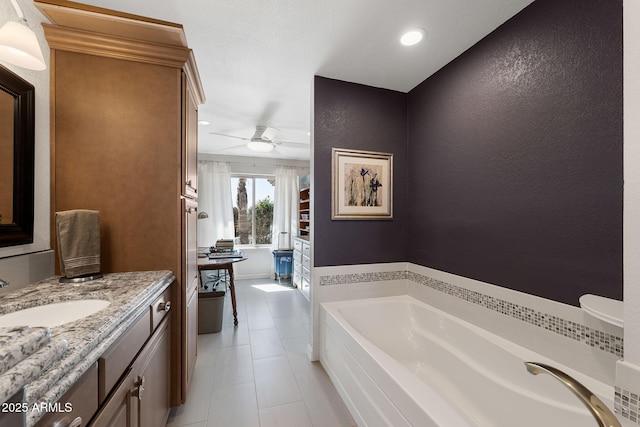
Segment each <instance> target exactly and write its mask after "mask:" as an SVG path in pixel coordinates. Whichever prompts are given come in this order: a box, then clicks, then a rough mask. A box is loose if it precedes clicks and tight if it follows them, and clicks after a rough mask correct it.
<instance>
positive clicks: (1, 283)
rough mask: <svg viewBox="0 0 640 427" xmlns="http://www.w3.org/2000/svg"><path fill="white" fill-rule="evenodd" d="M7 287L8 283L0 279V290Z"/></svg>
mask: <svg viewBox="0 0 640 427" xmlns="http://www.w3.org/2000/svg"><path fill="white" fill-rule="evenodd" d="M7 286H9V282H7V281H6V280H2V279H0V288H6V287H7Z"/></svg>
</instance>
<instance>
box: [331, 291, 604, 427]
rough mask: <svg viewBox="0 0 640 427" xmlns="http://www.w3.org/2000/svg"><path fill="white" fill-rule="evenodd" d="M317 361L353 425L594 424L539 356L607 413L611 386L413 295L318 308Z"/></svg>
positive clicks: (525, 426) (530, 426) (584, 426)
mask: <svg viewBox="0 0 640 427" xmlns="http://www.w3.org/2000/svg"><path fill="white" fill-rule="evenodd" d="M320 321H321V325H320V326H321V330H322V333H321V344H320V347H321V349H320V353H321V354H320V361H321V363H322V365H323V366H324V368H325V370H326V371H327V372H328V374H329V376H330V377H331V379H332V381H333V383H334V385H335V386H336V388H337V389H338V391H339V393H340V395H341V396H342V398H343V400H344V401H345V403H346V405H347V406H348V408H349V410H350V411H351V413H352V415H353V417H354V419H355V420H356V422H357V424H358V426H359V427H365V426H371V427H373V426H393V427H401V426H420V427H471V426H473V427H481V426H482V427H516V426H517V427H540V426H566V427H574V426H575V427H589V426H597V423H596V421H595V419H594V418H593V416H592V415H591V414H590V413H589V411H588V410H587V409H586V407H585V406H584V405H583V404H582V403H581V402H580V401H579V400H578V398H577V397H576V396H575V395H573V394H572V393H571V391H569V390H568V389H567V388H565V386H564V385H562V384H561V383H560V382H558V381H557V380H556V379H554V378H552V377H551V376H549V375H538V376H533V375H531V374H529V373H528V372H527V370H526V368H525V365H524V362H525V361H530V362H542V363H547V364H549V365H552V366H554V367H556V368H558V369H561V370H563V371H565V372H566V373H568V374H569V375H572V376H574V378H576V379H578V380H579V381H580V382H581V383H582V384H583V385H585V386H586V387H587V388H589V389H590V390H591V391H592V392H593V393H595V394H597V395H598V397H600V399H602V400H603V401H604V402H605V403H606V404H607V406H608V407H609V408H610V409H612V408H613V405H612V402H611V399H612V398H613V388H612V387H609V386H607V385H606V384H604V383H601V382H599V381H596V380H594V379H592V378H589V377H586V376H584V375H580V374H579V373H577V372H575V371H572V370H571V369H568V368H567V367H566V366H562V365H559V364H557V363H554V362H553V361H551V360H549V359H548V358H545V357H542V356H540V355H539V354H537V353H534V352H532V351H530V350H527V349H525V348H524V347H521V346H518V345H516V344H513V343H512V342H509V341H506V340H504V339H502V338H500V337H498V336H496V335H493V334H491V333H488V332H487V331H485V330H483V329H480V328H478V327H476V326H474V325H472V324H470V323H467V322H465V321H462V320H460V319H458V318H456V317H453V316H451V315H449V314H447V313H445V312H442V311H440V310H438V309H436V308H433V307H431V306H429V305H427V304H424V303H422V302H420V301H418V300H416V299H414V298H412V297H409V296H398V297H385V298H372V299H364V300H355V301H340V302H333V303H325V304H322V309H321V320H320Z"/></svg>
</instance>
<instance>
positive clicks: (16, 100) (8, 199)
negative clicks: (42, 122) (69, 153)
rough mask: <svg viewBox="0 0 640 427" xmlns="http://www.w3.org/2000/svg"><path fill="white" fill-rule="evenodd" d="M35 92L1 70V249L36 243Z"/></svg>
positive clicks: (4, 70) (31, 86) (10, 74)
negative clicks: (34, 177) (34, 198)
mask: <svg viewBox="0 0 640 427" xmlns="http://www.w3.org/2000/svg"><path fill="white" fill-rule="evenodd" d="M34 149H35V88H34V87H33V85H32V84H31V83H29V82H27V81H25V80H24V79H22V78H21V77H20V76H18V75H16V74H14V73H13V72H11V71H10V70H8V69H6V68H5V67H2V66H0V247H5V246H14V245H24V244H27V243H32V242H33V206H34V200H33V173H34Z"/></svg>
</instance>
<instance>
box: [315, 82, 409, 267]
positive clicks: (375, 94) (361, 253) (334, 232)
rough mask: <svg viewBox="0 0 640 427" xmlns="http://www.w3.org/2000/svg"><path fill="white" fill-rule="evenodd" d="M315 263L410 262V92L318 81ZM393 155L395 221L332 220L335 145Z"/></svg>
mask: <svg viewBox="0 0 640 427" xmlns="http://www.w3.org/2000/svg"><path fill="white" fill-rule="evenodd" d="M314 122H315V123H314V136H313V139H314V167H315V170H314V193H313V198H314V203H315V210H314V213H313V214H314V216H315V219H314V227H315V234H314V249H315V252H314V254H313V257H314V263H315V265H316V266H329V265H346V264H371V263H379V262H394V261H406V260H407V252H406V250H405V248H406V245H407V239H406V230H407V215H406V209H407V197H406V195H407V170H406V149H407V147H406V141H407V127H406V124H407V111H406V94H404V93H400V92H394V91H390V90H385V89H377V88H372V87H368V86H362V85H358V84H354V83H346V82H343V81H339V80H332V79H327V78H323V77H316V78H315V79H314ZM332 148H349V149H355V150H369V151H378V152H385V153H393V155H394V174H393V181H394V186H393V187H394V193H393V205H394V206H393V217H394V219H393V221H368V220H366V221H365V220H363V221H344V220H341V221H332V220H331V149H332Z"/></svg>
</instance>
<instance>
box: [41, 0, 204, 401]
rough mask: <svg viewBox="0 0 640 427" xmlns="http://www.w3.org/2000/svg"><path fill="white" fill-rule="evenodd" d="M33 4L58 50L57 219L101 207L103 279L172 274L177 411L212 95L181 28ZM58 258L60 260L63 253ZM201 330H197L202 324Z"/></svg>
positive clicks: (184, 378) (190, 331)
mask: <svg viewBox="0 0 640 427" xmlns="http://www.w3.org/2000/svg"><path fill="white" fill-rule="evenodd" d="M35 5H36V6H37V7H38V8H39V9H40V11H42V12H43V13H44V15H45V16H46V17H47V18H48V19H49V21H50V22H51V25H48V24H43V27H44V30H45V36H46V39H47V42H48V43H49V47H50V48H51V224H52V227H51V229H52V236H51V242H52V243H51V244H52V247H53V248H57V244H56V236H55V222H54V221H55V219H54V218H55V212H57V211H63V210H68V209H93V210H98V211H100V227H101V250H102V253H101V261H102V271H103V272H105V273H106V272H116V271H136V270H160V269H167V270H171V271H173V272H174V274H175V275H176V278H177V282H178V286H176V287H175V289H176V291H175V292H174V295H173V297H172V301H173V302H174V307H175V309H172V310H171V313H172V316H174V317H173V320H172V322H171V331H170V337H171V365H172V369H171V403H172V405H173V406H175V405H178V404H180V403H182V402H184V400H185V397H186V392H187V386H188V383H189V381H190V377H191V373H192V371H193V366H194V363H195V347H194V343H195V340H196V336H197V322H193V321H189V319H192V318H194V317H195V318H196V319H197V312H196V313H195V314H194V311H195V310H197V304H191V306H190V307H189V308H187V302H188V300H189V297H192V296H193V292H197V265H196V263H197V253H196V239H195V236H196V234H195V226H196V222H197V221H196V218H197V114H198V111H197V110H198V105H199V104H202V103H203V102H204V93H203V91H202V86H201V83H200V79H199V76H198V71H197V67H196V64H195V60H194V56H193V53H192V51H191V49H189V47H188V46H187V43H186V37H185V34H184V31H183V28H182V26H181V25H179V24H173V23H169V22H164V21H158V20H153V19H149V18H145V17H140V16H135V15H129V14H124V13H120V12H115V11H111V10H107V9H102V8H96V7H92V6H87V5H83V4H80V3H74V2H69V1H66V0H41V1H36V2H35ZM56 262H57V257H56ZM194 323H195V326H194Z"/></svg>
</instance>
